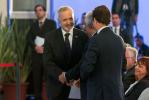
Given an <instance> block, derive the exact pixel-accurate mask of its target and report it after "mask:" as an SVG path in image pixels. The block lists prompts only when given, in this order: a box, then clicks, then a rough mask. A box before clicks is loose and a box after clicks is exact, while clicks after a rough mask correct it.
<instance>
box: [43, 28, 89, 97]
mask: <svg viewBox="0 0 149 100" xmlns="http://www.w3.org/2000/svg"><path fill="white" fill-rule="evenodd" d="M86 42H87V37H86V35H85V33H84V32H83V31H81V30H78V29H76V28H74V29H73V41H72V51H71V60H70V63H69V64H67V63H66V59H65V55H66V54H65V48H64V39H63V35H62V31H61V28H59V29H57V30H56V31H53V32H51V33H49V34H48V35H47V37H46V42H45V53H44V64H45V70H46V72H47V76H48V77H47V81H48V82H47V83H48V84H47V85H48V91H49V92H52V93H51V96H59V95H61V93H62V92H66V91H65V90H66V88H68V87H67V86H64V85H62V84H61V83H60V82H59V80H58V76H59V75H60V74H61V73H62V72H63V71H64V72H66V71H68V70H69V69H71V68H72V67H74V66H75V65H76V64H78V63H79V61H80V59H81V56H82V54H83V50H84V47H85V44H86ZM67 92H68V93H67V94H69V91H67Z"/></svg>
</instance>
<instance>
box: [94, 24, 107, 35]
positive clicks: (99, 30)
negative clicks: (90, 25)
mask: <svg viewBox="0 0 149 100" xmlns="http://www.w3.org/2000/svg"><path fill="white" fill-rule="evenodd" d="M107 27H109V26H103V27H101V28H100V29H98V31H97V34H99V33H100V32H101V31H102V30H103V29H105V28H107Z"/></svg>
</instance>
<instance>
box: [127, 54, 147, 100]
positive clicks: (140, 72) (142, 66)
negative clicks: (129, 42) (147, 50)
mask: <svg viewBox="0 0 149 100" xmlns="http://www.w3.org/2000/svg"><path fill="white" fill-rule="evenodd" d="M148 87H149V57H145V56H143V57H141V58H140V59H139V60H138V62H137V66H136V67H135V82H134V83H133V84H131V85H130V87H129V88H128V89H127V90H126V92H125V100H138V98H139V96H140V94H141V93H142V92H143V90H145V89H146V88H148Z"/></svg>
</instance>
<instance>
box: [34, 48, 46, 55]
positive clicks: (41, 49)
mask: <svg viewBox="0 0 149 100" xmlns="http://www.w3.org/2000/svg"><path fill="white" fill-rule="evenodd" d="M35 51H36V52H37V53H39V54H43V51H44V47H43V46H36V47H35Z"/></svg>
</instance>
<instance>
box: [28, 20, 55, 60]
mask: <svg viewBox="0 0 149 100" xmlns="http://www.w3.org/2000/svg"><path fill="white" fill-rule="evenodd" d="M55 29H56V23H55V21H53V20H49V19H46V20H45V22H44V24H43V26H42V28H39V23H38V20H36V21H35V22H34V23H33V24H32V26H31V28H30V30H29V32H28V36H27V39H28V45H29V46H30V47H31V48H32V57H33V58H35V59H36V58H38V59H40V61H41V55H40V54H37V53H36V51H35V43H34V41H35V38H36V36H40V37H43V38H45V34H46V33H48V32H50V31H53V30H55ZM38 56H40V57H38Z"/></svg>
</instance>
